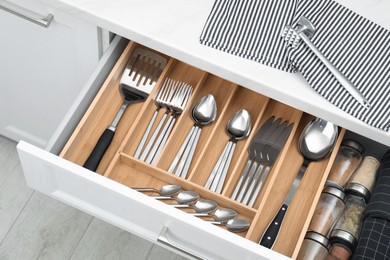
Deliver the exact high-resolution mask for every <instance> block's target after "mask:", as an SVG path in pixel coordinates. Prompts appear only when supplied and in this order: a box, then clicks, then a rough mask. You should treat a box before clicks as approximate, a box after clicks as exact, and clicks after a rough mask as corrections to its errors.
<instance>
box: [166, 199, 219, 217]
mask: <svg viewBox="0 0 390 260" xmlns="http://www.w3.org/2000/svg"><path fill="white" fill-rule="evenodd" d="M173 206H174V207H175V208H190V209H193V210H195V212H196V213H206V214H208V213H211V212H214V211H215V210H216V209H217V208H218V204H217V203H216V202H215V201H212V200H198V201H196V202H192V203H190V204H187V205H186V204H180V205H173ZM189 214H191V213H189ZM192 214H194V213H192Z"/></svg>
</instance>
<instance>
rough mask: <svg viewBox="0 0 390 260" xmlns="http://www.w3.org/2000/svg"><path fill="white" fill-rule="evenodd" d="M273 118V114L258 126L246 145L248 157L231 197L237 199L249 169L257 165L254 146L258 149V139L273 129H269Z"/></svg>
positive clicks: (272, 123) (272, 124)
mask: <svg viewBox="0 0 390 260" xmlns="http://www.w3.org/2000/svg"><path fill="white" fill-rule="evenodd" d="M274 119H275V117H273V116H272V117H270V118H269V119H268V120H267V121H266V122H265V123H264V124H263V125H262V126H261V127H260V129H259V130H258V131H257V133H256V135H255V137H253V139H252V141H251V144H250V145H249V147H248V154H249V155H248V157H249V158H248V161H247V162H246V165H245V168H244V170H243V171H242V172H241V175H240V178H239V180H238V182H237V184H236V187H235V189H234V191H233V194H232V196H231V198H232V199H234V200H236V199H237V196H238V193H239V192H240V191H241V189H242V188H243V185H244V182H246V181H245V180H247V179H248V175H249V170H250V169H252V168H254V170H255V169H256V167H257V162H256V155H257V152H256V148H257V149H259V147H258V145H259V144H258V143H259V141H260V139H261V138H263V137H264V135H266V134H267V135H268V133H272V131H273V130H270V128H271V127H273V126H274ZM260 150H261V147H260ZM251 166H252V167H251ZM254 170H253V171H254Z"/></svg>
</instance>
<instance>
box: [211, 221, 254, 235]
mask: <svg viewBox="0 0 390 260" xmlns="http://www.w3.org/2000/svg"><path fill="white" fill-rule="evenodd" d="M210 223H212V224H214V225H223V226H225V227H226V228H227V229H228V230H229V231H230V232H233V233H238V232H242V231H245V230H247V229H248V228H249V227H250V225H251V223H249V221H247V220H245V219H242V218H233V219H231V220H229V221H227V222H216V221H212V222H210Z"/></svg>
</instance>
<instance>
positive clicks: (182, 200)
mask: <svg viewBox="0 0 390 260" xmlns="http://www.w3.org/2000/svg"><path fill="white" fill-rule="evenodd" d="M150 197H152V198H154V199H157V200H176V201H177V203H179V204H191V203H193V202H195V201H197V200H198V199H199V198H200V196H199V194H198V193H196V192H194V191H190V190H186V191H181V192H179V193H177V194H174V195H172V196H170V197H168V196H150Z"/></svg>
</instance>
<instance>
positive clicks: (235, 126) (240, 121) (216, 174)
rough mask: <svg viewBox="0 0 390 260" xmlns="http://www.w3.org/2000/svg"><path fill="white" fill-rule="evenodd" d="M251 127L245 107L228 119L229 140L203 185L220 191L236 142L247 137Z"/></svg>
mask: <svg viewBox="0 0 390 260" xmlns="http://www.w3.org/2000/svg"><path fill="white" fill-rule="evenodd" d="M251 128H252V124H251V118H250V115H249V113H248V111H246V110H245V109H240V110H238V111H237V112H236V113H235V114H234V115H233V117H232V118H230V119H229V122H228V123H227V125H226V132H227V133H228V135H229V136H230V140H229V141H228V142H227V144H226V145H225V148H224V150H223V152H222V153H221V155H220V157H219V159H218V161H217V163H216V164H215V166H214V169H213V170H212V172H211V174H210V176H209V179H208V180H207V182H206V184H205V185H204V187H206V188H208V189H210V190H212V191H215V192H218V193H221V192H222V187H223V184H224V182H225V178H226V174H227V172H228V169H229V166H230V162H231V160H232V157H233V153H234V150H235V148H236V143H237V141H239V140H242V139H244V138H246V137H248V135H249V133H250V131H251Z"/></svg>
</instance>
